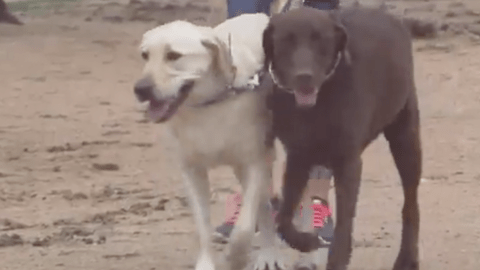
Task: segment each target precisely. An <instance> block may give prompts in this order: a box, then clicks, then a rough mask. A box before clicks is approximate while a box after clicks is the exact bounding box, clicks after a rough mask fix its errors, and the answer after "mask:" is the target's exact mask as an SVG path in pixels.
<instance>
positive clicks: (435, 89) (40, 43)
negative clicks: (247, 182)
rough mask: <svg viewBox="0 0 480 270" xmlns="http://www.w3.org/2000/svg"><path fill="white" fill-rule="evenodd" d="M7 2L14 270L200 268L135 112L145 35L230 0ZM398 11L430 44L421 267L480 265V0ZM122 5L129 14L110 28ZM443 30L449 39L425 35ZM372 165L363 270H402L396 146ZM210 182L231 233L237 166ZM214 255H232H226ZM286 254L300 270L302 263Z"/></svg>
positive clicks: (174, 176)
mask: <svg viewBox="0 0 480 270" xmlns="http://www.w3.org/2000/svg"><path fill="white" fill-rule="evenodd" d="M212 1H213V0H212ZM7 2H8V4H9V7H11V8H10V10H11V11H12V12H13V13H14V14H15V15H16V16H18V17H19V18H21V20H22V21H25V22H26V24H25V25H24V26H22V27H18V26H13V25H6V24H2V25H0V81H1V82H2V91H0V120H1V121H0V147H1V149H2V152H1V154H0V161H1V162H0V164H1V165H0V208H1V209H2V211H1V214H0V215H1V216H0V232H1V234H0V247H2V248H1V249H0V252H1V253H2V267H3V268H5V269H31V270H51V269H80V268H79V266H81V269H90V270H101V269H102V270H103V269H117V270H123V269H167V268H171V269H192V268H193V266H192V265H194V263H195V258H196V257H197V256H196V255H197V254H196V252H197V251H198V247H197V243H196V240H195V239H196V235H195V229H196V228H195V225H194V221H193V218H192V216H191V211H190V208H189V205H188V201H187V199H186V197H185V193H184V188H183V182H182V178H181V173H180V171H179V169H178V163H177V162H176V161H175V159H174V158H173V157H174V156H175V155H174V153H173V152H172V151H173V150H172V147H171V144H170V142H169V141H168V140H167V139H166V138H165V137H164V136H163V127H162V126H161V125H151V124H149V123H146V121H145V120H144V118H143V115H142V114H141V113H139V112H138V111H137V109H136V107H135V105H136V103H135V102H136V100H135V97H134V95H133V89H132V88H133V84H134V82H135V80H136V79H137V77H138V75H139V74H140V72H141V69H142V61H141V59H140V56H139V55H138V44H139V41H140V39H141V36H142V34H143V33H144V31H146V30H147V29H150V28H151V27H152V26H154V25H157V24H158V23H162V22H165V21H168V20H172V19H174V18H176V16H179V17H178V18H180V16H184V17H183V18H186V19H189V20H192V21H195V22H198V23H202V24H203V23H205V24H207V23H208V24H212V25H213V24H215V23H217V22H220V21H221V20H222V18H224V16H225V13H224V11H225V6H224V3H225V1H224V0H218V1H216V0H215V1H214V2H211V3H212V5H211V6H208V8H209V10H207V9H206V8H201V7H205V6H207V4H206V2H204V1H196V0H195V1H175V2H171V3H170V4H169V3H168V2H167V1H158V3H156V4H155V9H154V10H145V9H144V8H143V7H142V5H146V6H148V5H149V4H147V3H146V2H144V3H143V4H140V3H139V2H130V1H100V0H96V1H57V2H55V3H53V2H52V1H50V2H49V1H46V0H41V1H28V0H27V1H23V2H25V3H27V5H23V6H22V5H21V2H11V1H7ZM160 2H161V3H160ZM361 2H362V3H363V4H366V5H370V4H372V5H373V4H375V3H373V2H374V1H367V0H366V1H361ZM109 3H116V4H109ZM172 3H173V4H172ZM189 3H190V4H189ZM342 3H344V4H345V5H347V4H351V3H349V1H347V0H345V1H342ZM432 4H433V5H432ZM169 5H170V6H169ZM386 5H387V8H388V10H389V11H390V12H392V13H395V14H399V15H402V16H405V17H408V18H412V20H417V23H418V27H419V29H418V32H419V34H418V36H421V35H424V37H423V38H419V39H417V40H416V41H415V42H414V54H415V75H416V80H417V86H418V90H419V99H420V108H421V117H422V137H423V144H424V172H423V180H422V184H421V187H420V191H419V196H420V207H421V235H420V239H421V244H420V247H421V253H422V256H421V268H422V269H426V270H428V269H435V270H450V269H463V270H477V269H479V267H480V264H479V262H478V260H475V258H478V257H479V256H480V249H479V247H478V243H479V241H480V219H479V215H478V209H477V208H478V207H477V205H478V199H477V198H478V196H477V194H478V193H479V192H480V181H479V180H480V172H479V171H478V164H479V163H480V155H479V153H478V151H477V149H478V147H479V146H480V140H479V139H478V134H479V133H480V128H479V126H478V122H479V119H478V117H479V115H480V107H479V106H478V104H480V90H479V88H478V85H480V60H479V59H478V55H479V54H480V43H479V41H478V32H479V31H478V25H480V21H479V18H478V15H477V13H478V11H480V2H479V1H468V0H462V1H447V0H445V1H440V0H438V1H437V0H430V1H413V0H411V1H387V2H386ZM102 6H104V8H103V9H102V8H100V7H102ZM33 7H35V8H33ZM109 10H113V11H112V12H110V11H109ZM114 11H115V12H117V15H118V14H120V15H118V16H120V18H121V20H119V22H117V21H115V19H112V20H109V19H106V20H105V18H107V17H109V16H110V17H112V18H115V16H117V15H115V14H116V13H115V12H114ZM200 17H202V19H199V18H200ZM87 18H90V19H89V21H85V19H87ZM424 22H429V23H432V24H430V25H428V24H427V25H422V23H424ZM432 26H434V28H435V31H439V34H437V35H433V36H430V35H428V33H429V32H430V31H431V30H428V29H426V30H425V29H422V27H425V28H429V27H432ZM280 156H281V155H280ZM95 164H96V165H95ZM364 165H365V166H364V173H363V177H364V180H363V182H362V190H361V194H360V200H359V203H358V207H357V209H358V212H357V218H356V227H355V232H354V238H355V242H354V246H355V248H354V253H353V257H352V264H351V267H350V269H353V270H370V269H372V270H378V269H391V266H392V263H393V261H394V260H395V256H396V254H397V252H398V247H399V241H400V235H401V231H400V223H401V219H400V215H401V207H402V203H403V199H402V191H401V188H400V184H399V180H398V175H397V172H396V169H395V167H394V165H393V161H392V159H391V157H390V155H389V154H388V145H387V144H386V142H385V141H384V140H383V138H380V139H379V140H378V141H377V142H375V143H374V145H372V146H371V147H370V148H369V149H368V150H367V151H366V153H365V154H364ZM210 176H211V179H212V181H211V183H212V184H211V190H212V200H211V207H212V211H211V212H212V224H213V225H217V224H220V223H221V222H222V221H223V219H224V212H225V205H224V204H225V200H226V199H227V198H228V196H230V195H231V193H232V192H233V191H235V190H238V184H237V183H236V182H235V180H234V178H233V174H232V173H231V171H230V170H227V169H225V168H220V169H218V170H214V171H212V172H211V173H210ZM332 198H334V197H333V193H332ZM332 203H333V201H332ZM334 207H335V206H334ZM47 247H48V248H47ZM215 250H216V258H217V259H218V261H219V262H221V258H222V256H223V255H224V246H217V245H216V246H215ZM452 251H454V252H452ZM284 252H285V253H284V255H285V256H284V258H285V261H286V263H287V265H290V264H291V263H293V262H294V261H295V259H296V255H295V254H294V253H292V252H291V251H289V250H287V249H285V250H284ZM25 258H28V260H25ZM3 268H2V269H3Z"/></svg>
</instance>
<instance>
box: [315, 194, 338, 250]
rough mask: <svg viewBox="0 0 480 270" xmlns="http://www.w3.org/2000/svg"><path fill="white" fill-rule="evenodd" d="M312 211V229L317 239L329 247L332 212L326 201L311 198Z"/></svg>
mask: <svg viewBox="0 0 480 270" xmlns="http://www.w3.org/2000/svg"><path fill="white" fill-rule="evenodd" d="M310 207H311V209H312V210H313V227H314V228H315V229H314V231H315V232H316V233H317V235H318V238H319V239H320V240H321V241H322V242H323V243H324V244H325V245H326V246H328V245H330V243H331V242H332V241H333V233H334V229H335V227H334V224H333V219H332V210H331V209H330V207H329V206H328V203H327V201H325V200H323V199H321V198H319V197H314V198H312V205H310Z"/></svg>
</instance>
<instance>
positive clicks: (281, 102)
mask: <svg viewBox="0 0 480 270" xmlns="http://www.w3.org/2000/svg"><path fill="white" fill-rule="evenodd" d="M271 103H272V110H273V132H274V134H275V136H276V137H277V138H278V139H280V141H281V142H282V144H283V145H284V146H285V148H286V149H287V151H289V149H292V150H293V151H295V152H297V153H302V156H305V158H308V159H312V162H315V163H322V164H328V163H330V161H331V159H332V158H335V157H338V156H345V155H348V154H349V153H352V152H354V151H359V149H360V148H361V146H362V138H363V137H365V134H363V133H364V132H363V130H364V127H365V126H367V125H368V124H367V121H365V120H366V117H364V115H362V114H363V112H362V111H361V110H357V109H356V108H355V107H354V106H351V107H350V108H349V109H348V110H345V109H342V108H345V106H343V105H342V104H333V103H332V102H330V101H329V100H324V101H320V102H319V104H317V106H315V107H314V108H312V109H307V110H300V109H297V108H296V107H295V101H294V99H293V97H291V96H289V94H284V93H282V94H279V95H273V96H272V100H271Z"/></svg>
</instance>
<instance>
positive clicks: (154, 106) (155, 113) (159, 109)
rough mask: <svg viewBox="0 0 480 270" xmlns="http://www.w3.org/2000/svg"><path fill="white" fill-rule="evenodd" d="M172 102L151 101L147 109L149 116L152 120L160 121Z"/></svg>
mask: <svg viewBox="0 0 480 270" xmlns="http://www.w3.org/2000/svg"><path fill="white" fill-rule="evenodd" d="M169 107H170V104H169V103H168V102H163V103H150V105H149V106H148V110H147V117H148V119H150V121H152V122H158V121H160V120H162V119H163V118H165V116H166V115H167V113H168V109H169Z"/></svg>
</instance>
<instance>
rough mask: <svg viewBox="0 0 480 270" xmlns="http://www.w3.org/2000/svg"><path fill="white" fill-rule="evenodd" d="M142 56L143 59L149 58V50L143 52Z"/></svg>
mask: <svg viewBox="0 0 480 270" xmlns="http://www.w3.org/2000/svg"><path fill="white" fill-rule="evenodd" d="M142 58H143V60H145V61H146V60H148V52H142Z"/></svg>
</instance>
